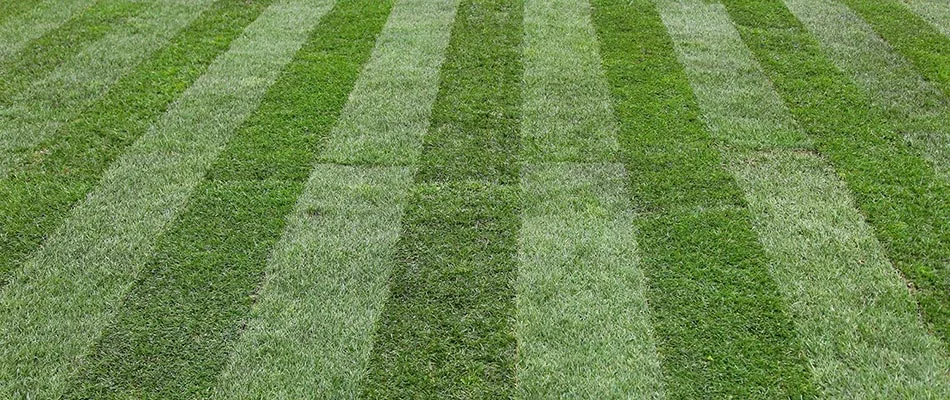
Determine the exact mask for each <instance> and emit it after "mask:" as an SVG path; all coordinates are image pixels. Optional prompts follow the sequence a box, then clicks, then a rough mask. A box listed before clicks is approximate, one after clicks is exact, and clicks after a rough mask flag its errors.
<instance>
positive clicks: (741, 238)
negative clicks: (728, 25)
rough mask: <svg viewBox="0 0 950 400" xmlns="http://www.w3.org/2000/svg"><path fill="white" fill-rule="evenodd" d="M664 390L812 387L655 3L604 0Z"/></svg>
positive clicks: (759, 394)
mask: <svg viewBox="0 0 950 400" xmlns="http://www.w3.org/2000/svg"><path fill="white" fill-rule="evenodd" d="M592 3H593V4H594V13H593V17H594V18H593V19H594V24H595V27H596V29H597V33H598V37H599V39H600V42H601V46H602V47H601V49H602V50H601V52H602V58H603V63H604V68H605V72H606V75H607V78H608V81H609V83H610V87H611V93H612V95H613V98H614V108H615V112H616V113H617V117H618V119H619V124H620V136H621V144H622V148H623V151H624V162H625V163H626V165H627V168H628V169H629V171H630V176H631V181H632V187H633V196H634V200H635V204H636V205H637V206H639V208H640V209H641V210H642V211H643V214H641V216H640V217H639V218H638V219H637V224H638V231H639V236H638V239H639V240H640V245H641V250H642V254H643V260H642V265H643V269H644V272H645V274H646V275H647V278H648V281H649V288H648V301H649V303H650V306H651V311H652V313H653V323H654V327H655V332H656V337H657V341H658V351H659V353H660V358H661V363H662V367H663V372H664V383H665V387H666V392H667V394H668V395H669V396H670V397H672V398H721V397H735V398H798V397H800V396H805V397H808V396H811V395H813V394H814V393H815V388H814V386H813V383H812V378H811V375H810V372H809V371H808V367H807V365H806V364H805V361H804V360H803V357H802V355H801V346H800V344H799V343H798V339H797V337H796V336H795V331H794V326H793V325H792V323H791V321H790V320H789V315H788V312H787V310H786V308H785V305H784V304H783V302H782V298H781V296H780V293H779V291H778V289H777V287H776V285H775V282H773V281H772V280H771V278H770V277H769V275H768V270H767V265H766V263H767V260H766V258H765V255H764V252H763V250H762V249H761V246H760V245H759V243H758V240H757V237H756V236H755V234H754V233H753V231H752V226H751V224H750V219H749V218H750V217H749V213H748V211H747V209H746V205H745V204H744V201H743V200H742V194H741V191H740V189H739V187H738V186H737V184H736V183H735V182H734V180H733V179H732V178H731V176H730V175H729V173H728V172H727V171H726V170H725V169H724V167H723V161H722V160H721V157H720V155H719V153H718V152H717V151H716V149H715V148H714V147H713V146H714V144H713V142H712V139H711V138H710V136H709V134H708V132H707V131H706V130H705V127H704V124H703V123H702V121H701V120H700V110H699V108H698V105H697V104H696V100H695V99H694V97H693V94H692V92H691V90H690V86H689V83H688V80H687V77H686V75H685V72H684V71H683V69H682V66H680V65H679V63H678V61H677V58H676V53H675V51H674V48H673V43H672V41H671V39H670V38H669V36H668V34H667V32H666V30H665V29H664V27H663V24H662V21H661V20H660V17H659V15H658V13H657V10H656V9H655V8H654V5H653V4H652V2H650V1H646V0H634V1H632V2H631V1H628V0H595V1H593V2H592Z"/></svg>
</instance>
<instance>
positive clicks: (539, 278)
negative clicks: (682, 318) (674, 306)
mask: <svg viewBox="0 0 950 400" xmlns="http://www.w3.org/2000/svg"><path fill="white" fill-rule="evenodd" d="M524 14H525V17H524V18H525V27H524V30H525V44H524V60H525V61H524V62H525V67H524V68H525V72H524V83H523V92H524V94H523V98H524V105H523V108H522V109H523V116H522V123H521V136H522V147H521V154H520V160H521V162H522V163H523V166H522V173H521V189H522V199H523V200H522V202H523V204H524V205H523V209H522V210H521V230H520V234H519V239H518V245H519V249H518V250H519V251H518V261H519V263H518V279H517V287H516V290H517V297H516V307H517V310H518V314H517V325H516V326H515V331H516V333H517V336H518V372H517V377H518V378H517V379H518V384H517V386H518V392H517V394H516V396H517V397H518V398H523V399H535V398H556V397H571V398H591V399H601V398H617V397H635V398H661V397H662V392H663V390H662V383H661V377H660V375H661V373H660V368H659V359H658V357H657V353H656V346H655V341H654V338H653V330H652V328H651V324H650V313H649V307H648V306H647V302H646V295H645V287H646V284H645V280H644V276H643V271H642V270H641V269H640V267H641V265H640V263H639V257H640V254H639V251H638V250H639V249H638V247H637V241H636V238H635V232H634V224H633V218H634V215H633V209H632V207H631V204H630V200H629V199H630V196H629V193H628V191H627V189H628V182H627V180H628V179H629V178H628V177H627V174H626V170H625V169H624V166H623V165H622V164H620V163H617V162H616V160H618V158H619V150H620V146H619V143H618V141H617V125H616V122H615V121H614V119H613V109H612V107H611V101H610V93H609V89H608V87H607V81H606V78H605V77H604V74H603V71H602V70H601V68H600V54H599V49H598V46H597V36H596V33H595V32H594V28H593V26H592V24H591V20H590V5H589V4H588V3H587V2H586V1H575V0H557V1H548V0H528V1H526V2H525V11H524Z"/></svg>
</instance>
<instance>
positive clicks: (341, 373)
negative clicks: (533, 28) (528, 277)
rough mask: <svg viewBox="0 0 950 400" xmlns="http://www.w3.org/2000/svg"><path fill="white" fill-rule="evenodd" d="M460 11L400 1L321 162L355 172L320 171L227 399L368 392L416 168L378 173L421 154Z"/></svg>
mask: <svg viewBox="0 0 950 400" xmlns="http://www.w3.org/2000/svg"><path fill="white" fill-rule="evenodd" d="M456 3H457V2H456V1H454V0H447V1H441V2H439V3H433V2H432V1H431V0H408V1H405V0H404V1H398V2H396V4H395V6H394V8H393V11H392V14H391V15H390V17H389V21H388V22H387V25H386V27H385V28H384V29H383V31H382V32H381V33H380V37H379V39H378V40H377V44H376V49H375V50H374V52H373V56H372V58H371V59H370V61H369V63H368V64H367V65H366V67H364V68H363V72H362V74H361V75H360V78H359V80H358V81H357V82H356V85H355V87H354V89H353V91H352V92H351V93H350V96H349V98H350V99H349V102H348V103H347V105H346V106H345V108H344V109H343V113H342V115H341V116H340V119H339V121H338V122H337V124H336V125H335V127H334V129H333V131H332V133H331V135H330V138H329V140H328V141H327V143H328V146H327V147H326V148H325V149H324V150H323V152H322V154H321V156H320V157H319V158H320V159H325V160H336V161H337V162H339V163H344V164H355V165H346V166H344V165H333V164H319V165H317V166H315V168H314V169H313V170H312V172H311V177H310V181H309V183H308V184H307V187H306V188H305V189H304V192H303V193H302V194H301V195H300V197H299V199H298V202H297V206H296V207H295V211H294V214H293V215H292V216H291V218H290V221H289V222H288V227H287V229H286V232H285V233H284V236H283V238H282V239H281V241H280V242H279V243H278V245H277V246H276V247H275V249H274V251H273V254H272V255H271V258H270V260H269V261H268V263H267V267H266V270H265V277H266V280H265V282H264V283H263V285H262V287H261V289H260V293H259V296H258V300H257V304H256V305H255V307H254V309H253V311H252V314H251V315H250V316H249V318H248V325H247V330H246V331H245V332H244V333H243V334H242V337H241V340H240V341H239V342H238V343H237V344H236V347H235V351H234V353H233V355H232V358H231V362H230V363H229V365H228V368H227V369H225V371H224V373H223V374H222V376H221V378H220V379H219V380H218V386H217V389H216V394H217V395H218V397H241V398H274V397H285V398H346V397H355V396H356V395H358V394H359V392H360V390H361V388H362V383H363V377H364V375H365V374H366V371H367V369H368V364H369V358H370V351H371V348H372V341H373V331H374V328H375V325H376V320H377V319H378V317H379V314H380V312H381V310H382V307H383V304H384V302H385V300H386V297H387V294H388V282H389V274H390V271H391V267H392V264H393V262H394V254H393V249H394V245H395V242H396V240H397V239H398V236H399V231H400V223H399V220H400V218H401V216H402V213H403V208H404V206H405V202H406V195H407V192H408V190H409V187H410V186H411V185H410V184H411V183H412V171H413V169H412V168H410V167H398V166H397V167H391V166H376V165H378V164H380V163H387V162H388V163H393V164H412V163H414V162H415V159H416V158H417V157H418V155H419V153H420V149H421V147H422V137H423V134H424V133H425V130H426V128H427V126H428V124H429V117H430V111H431V109H432V105H433V102H434V101H435V97H436V93H437V90H438V80H439V68H440V66H441V64H442V61H443V58H444V57H443V55H444V52H445V49H446V46H447V45H448V41H449V34H450V30H451V27H452V21H453V19H454V17H455V11H456V6H457V4H456ZM369 110H372V112H368V111H369ZM367 163H370V164H376V165H367ZM313 371H320V373H319V374H314V373H313Z"/></svg>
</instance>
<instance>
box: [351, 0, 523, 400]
mask: <svg viewBox="0 0 950 400" xmlns="http://www.w3.org/2000/svg"><path fill="white" fill-rule="evenodd" d="M522 6H523V5H522V3H521V2H520V1H511V0H468V1H464V2H462V3H461V4H460V5H459V8H458V13H457V16H456V20H455V25H454V26H453V30H452V37H451V40H450V42H449V45H448V46H449V47H448V50H447V55H446V59H445V62H444V64H443V67H442V72H441V77H440V78H441V83H440V87H439V94H438V97H437V98H436V102H435V104H434V106H433V114H432V121H431V125H430V127H429V130H428V133H427V135H426V137H425V140H424V147H423V151H422V154H421V159H420V168H419V170H418V171H417V173H416V176H415V184H414V185H413V187H412V188H411V189H410V192H409V203H408V206H407V208H406V215H405V216H404V219H403V231H402V234H401V236H400V238H399V241H398V243H397V245H396V252H395V261H396V262H395V265H394V266H393V272H392V276H391V278H390V297H389V299H388V301H387V302H386V304H385V306H384V308H383V312H382V315H381V317H380V321H379V325H378V330H377V332H376V335H375V342H374V345H373V352H372V357H371V360H372V361H371V362H370V371H369V374H368V377H367V380H366V386H365V389H364V393H363V395H364V396H365V397H368V398H401V397H407V396H422V397H509V396H511V395H512V392H513V388H514V372H515V354H516V350H515V348H516V342H515V336H514V332H513V317H514V314H515V309H514V280H515V271H514V269H515V263H516V251H517V231H518V225H519V223H518V201H519V190H518V187H517V186H516V185H512V184H510V183H517V182H518V178H519V170H518V167H517V164H515V163H514V161H515V160H516V158H517V154H518V142H519V137H518V130H517V128H518V121H519V116H520V115H519V114H520V112H519V111H520V110H519V107H520V105H521V100H520V99H521V96H520V94H521V93H520V85H519V84H520V82H521V77H522V64H521V45H522V38H523V34H522V32H523V31H522V15H523V14H522Z"/></svg>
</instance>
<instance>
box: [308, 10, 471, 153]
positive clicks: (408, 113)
mask: <svg viewBox="0 0 950 400" xmlns="http://www.w3.org/2000/svg"><path fill="white" fill-rule="evenodd" d="M457 3H458V1H457V0H438V1H424V0H401V1H400V2H399V3H397V4H396V6H395V8H394V9H393V12H392V16H391V17H390V19H389V21H388V22H387V24H386V28H385V30H384V32H383V35H382V36H381V37H380V38H379V40H378V44H377V50H376V51H375V52H374V54H373V58H372V59H371V60H370V62H369V64H368V65H367V66H366V68H364V69H363V73H362V74H361V75H360V80H359V81H358V82H357V83H356V87H355V88H354V89H353V92H352V93H351V94H350V100H349V102H348V103H347V105H346V109H345V110H344V112H343V116H342V118H341V120H340V122H339V127H338V128H337V129H336V131H335V132H336V133H335V134H334V135H333V136H332V137H331V138H330V140H329V142H328V144H327V148H326V149H325V150H324V152H323V154H322V156H321V159H322V160H323V161H325V162H328V163H338V164H378V165H412V164H414V163H415V161H416V160H417V159H418V158H419V153H420V152H421V151H422V138H423V136H424V135H425V132H426V128H427V126H428V125H427V124H428V121H429V116H430V115H431V113H432V107H431V105H432V103H433V102H434V101H435V97H436V95H437V94H438V91H439V87H438V77H439V68H440V67H441V65H442V60H443V59H444V57H445V47H446V45H447V44H448V42H449V36H450V35H451V30H452V29H451V27H452V22H453V20H454V19H455V9H456V7H457Z"/></svg>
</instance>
